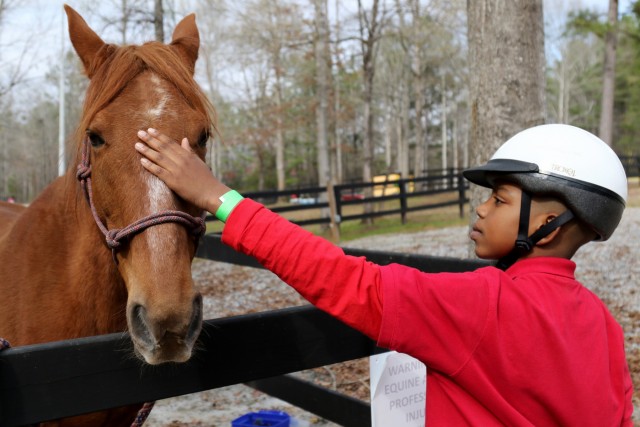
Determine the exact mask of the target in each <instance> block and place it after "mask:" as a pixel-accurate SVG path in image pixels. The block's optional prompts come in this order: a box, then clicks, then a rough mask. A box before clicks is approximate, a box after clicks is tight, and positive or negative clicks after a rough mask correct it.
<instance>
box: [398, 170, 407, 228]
mask: <svg viewBox="0 0 640 427" xmlns="http://www.w3.org/2000/svg"><path fill="white" fill-rule="evenodd" d="M406 184H407V181H406V180H405V179H404V178H401V179H400V180H399V181H398V186H399V187H400V217H401V219H402V225H404V224H406V222H407V189H406Z"/></svg>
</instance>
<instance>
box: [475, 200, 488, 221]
mask: <svg viewBox="0 0 640 427" xmlns="http://www.w3.org/2000/svg"><path fill="white" fill-rule="evenodd" d="M488 202H489V201H488V200H487V201H485V202H484V203H482V204H480V205H478V206H477V207H476V215H478V216H479V217H480V218H484V216H485V215H486V213H487V203H488Z"/></svg>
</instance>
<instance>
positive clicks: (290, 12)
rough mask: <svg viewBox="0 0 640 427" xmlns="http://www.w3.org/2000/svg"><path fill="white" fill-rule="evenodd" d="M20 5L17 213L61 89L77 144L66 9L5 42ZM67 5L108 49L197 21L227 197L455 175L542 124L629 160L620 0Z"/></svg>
mask: <svg viewBox="0 0 640 427" xmlns="http://www.w3.org/2000/svg"><path fill="white" fill-rule="evenodd" d="M31 1H34V0H27V1H20V0H0V197H8V196H13V197H15V198H16V199H17V200H18V201H20V202H29V201H30V200H32V199H33V198H34V197H35V196H36V195H37V194H38V193H39V192H40V191H41V190H42V189H43V188H44V186H46V185H47V184H48V183H50V182H51V181H52V180H53V179H55V177H56V176H57V175H58V161H59V159H58V129H59V120H60V115H59V112H60V108H59V105H60V102H59V99H60V96H59V95H60V93H61V91H62V92H64V94H65V102H64V116H63V118H64V120H63V121H64V136H65V139H66V141H67V143H68V144H72V145H75V144H76V142H75V141H70V138H71V135H72V134H73V131H74V128H75V126H76V124H77V123H78V119H79V114H80V112H81V108H82V99H83V94H84V91H85V89H86V86H87V80H86V78H85V77H84V76H83V75H82V72H81V67H80V65H79V61H78V60H77V57H76V55H75V53H74V52H73V50H72V48H71V46H70V44H69V43H68V42H66V44H65V46H64V54H63V53H62V52H63V49H62V47H61V45H62V42H61V39H62V36H61V33H62V28H64V30H65V31H66V20H65V21H64V23H63V25H61V24H62V2H60V5H59V9H58V10H56V12H55V13H56V14H57V15H55V16H52V17H50V18H49V20H48V21H47V20H46V19H45V18H46V17H43V18H42V19H43V21H41V22H43V23H44V24H43V26H32V27H31V28H29V29H28V30H26V31H25V30H21V31H20V33H19V34H15V33H16V29H15V28H16V24H17V23H18V21H19V20H21V19H24V13H25V10H24V9H25V5H26V4H29V3H30V2H31ZM49 3H51V2H49ZM49 3H48V4H49ZM68 3H69V4H70V5H71V6H72V7H74V8H75V9H76V10H78V12H80V14H82V15H83V16H84V17H85V19H86V20H87V21H88V22H89V24H90V25H91V26H92V27H93V28H94V29H95V30H96V32H97V33H98V34H99V35H100V36H101V37H103V39H105V40H106V41H108V42H113V43H118V44H127V43H139V42H141V41H145V40H153V39H156V40H163V41H168V40H170V37H171V32H172V31H173V28H174V26H175V24H176V23H177V22H178V21H179V20H180V19H181V18H182V17H183V16H185V15H186V14H188V13H191V12H195V13H196V14H197V23H198V26H199V29H200V36H201V49H200V60H199V63H198V68H197V72H196V79H197V80H198V82H199V83H200V84H201V86H202V87H203V89H204V91H205V92H206V93H207V95H208V96H209V97H210V99H211V100H212V102H213V104H214V105H215V107H216V109H217V111H218V116H219V117H218V123H219V130H220V134H219V135H218V136H217V137H215V138H213V139H212V140H211V141H210V151H209V162H210V164H211V167H212V169H213V170H214V172H215V173H216V175H217V176H219V177H220V178H221V179H222V180H223V181H224V182H225V183H226V184H227V185H229V186H231V187H235V188H237V189H239V190H244V191H249V190H264V189H274V190H275V189H284V188H296V187H301V186H312V185H326V184H327V183H328V182H329V181H333V182H334V183H344V182H350V181H370V180H371V177H372V176H374V175H377V174H385V173H390V172H399V173H400V174H401V175H402V176H403V177H408V176H422V175H425V174H427V173H428V171H429V170H435V169H442V168H449V167H454V168H463V167H465V166H467V165H468V164H469V162H471V163H474V164H475V163H478V162H480V161H485V160H486V159H487V158H488V156H489V155H490V154H491V153H492V152H493V151H494V150H495V148H496V147H497V146H499V145H500V144H501V143H502V142H504V140H506V139H507V138H508V137H509V136H511V135H513V134H514V133H515V132H517V131H519V130H521V129H524V128H526V127H528V126H531V125H535V124H540V123H544V122H547V123H569V124H573V125H576V126H580V127H582V128H584V129H587V130H589V131H591V132H593V133H595V134H598V135H600V136H601V137H602V138H603V139H605V141H607V142H609V143H611V145H612V146H613V148H614V149H615V150H616V152H618V153H619V154H624V155H637V154H639V153H638V151H639V150H638V141H637V140H638V135H640V120H638V119H637V117H638V111H639V110H640V85H639V84H638V83H637V80H638V79H640V72H639V71H640V55H638V52H640V4H638V3H636V2H633V1H632V2H630V3H625V7H624V10H619V9H623V8H620V7H619V5H618V2H617V0H611V1H606V0H601V1H599V2H598V1H595V2H593V1H592V2H589V3H582V4H581V3H580V2H577V1H569V0H566V1H563V0H545V1H544V4H543V1H542V0H513V1H509V2H504V1H497V0H474V1H468V2H467V1H464V0H430V1H426V0H422V1H421V0H367V1H364V0H351V1H346V0H342V1H341V0H296V1H294V0H243V1H240V0H233V1H231V0H184V1H179V0H164V1H162V0H102V1H101V2H95V1H87V0H77V1H69V2H68ZM98 3H99V4H98ZM543 6H544V8H543ZM543 19H544V20H543ZM45 24H46V25H45ZM45 27H46V28H45ZM45 29H46V30H48V32H46V33H45ZM56 29H57V30H56ZM45 34H46V35H45ZM52 34H53V35H52ZM64 37H66V35H65V36H64ZM42 45H50V47H47V49H48V51H49V52H50V55H49V56H47V57H43V55H42ZM37 47H40V49H37ZM51 52H53V53H51ZM56 52H57V53H56ZM62 64H64V65H62ZM36 65H37V67H38V68H39V69H42V68H43V67H44V69H45V72H44V73H42V75H41V76H38V77H34V76H33V74H32V71H33V69H34V68H36ZM61 69H63V70H64V73H63V84H62V85H61V84H60V74H61ZM61 88H62V89H61ZM72 151H73V150H70V149H69V150H67V153H70V152H72ZM69 157H70V155H69V154H67V155H66V159H65V161H66V164H67V166H69V167H75V166H74V165H69V161H70V158H69Z"/></svg>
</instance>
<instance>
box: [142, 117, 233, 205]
mask: <svg viewBox="0 0 640 427" xmlns="http://www.w3.org/2000/svg"><path fill="white" fill-rule="evenodd" d="M138 138H140V140H142V141H144V143H142V142H138V143H136V145H135V148H136V150H137V151H138V152H139V153H141V154H142V158H141V159H140V162H141V163H142V166H143V167H144V168H145V169H146V170H148V171H149V172H151V173H152V174H154V175H155V176H157V177H158V178H160V179H161V180H162V181H164V182H165V183H166V184H167V186H169V188H171V189H172V190H173V191H175V192H176V193H177V194H178V195H179V196H180V197H182V198H183V199H185V200H187V201H188V202H190V203H193V204H194V205H196V206H198V207H199V208H202V209H205V210H207V211H209V212H211V213H213V214H215V213H216V211H217V210H218V208H219V207H220V204H221V202H220V196H222V195H223V194H225V193H227V192H228V191H229V190H230V188H229V187H227V186H226V185H224V184H223V183H222V182H220V181H219V180H218V179H216V177H215V176H213V173H211V170H210V169H209V167H208V166H207V165H206V163H204V162H203V161H202V160H201V159H200V158H199V157H198V156H197V155H196V154H195V153H194V152H193V150H192V149H191V145H190V144H189V141H188V140H187V138H184V139H183V140H182V142H181V143H180V144H178V143H176V142H175V141H173V140H172V139H171V138H169V137H168V136H166V135H164V134H161V133H160V132H158V131H157V130H155V129H148V130H147V131H142V130H141V131H138Z"/></svg>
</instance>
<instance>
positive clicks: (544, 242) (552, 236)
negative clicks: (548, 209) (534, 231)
mask: <svg viewBox="0 0 640 427" xmlns="http://www.w3.org/2000/svg"><path fill="white" fill-rule="evenodd" d="M557 217H558V215H556V214H547V218H546V221H545V222H544V223H543V224H541V225H540V226H539V227H538V230H539V229H540V228H542V227H543V226H544V225H546V224H548V223H549V222H551V221H553V220H554V219H556V218H557ZM561 228H562V226H560V227H558V228H556V229H555V230H553V231H552V232H551V233H549V234H547V235H546V236H544V237H543V238H542V239H540V240H538V242H537V243H536V246H544V245H548V244H549V243H551V242H552V241H553V240H554V239H555V238H556V237H557V236H558V234H559V233H560V229H561Z"/></svg>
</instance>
